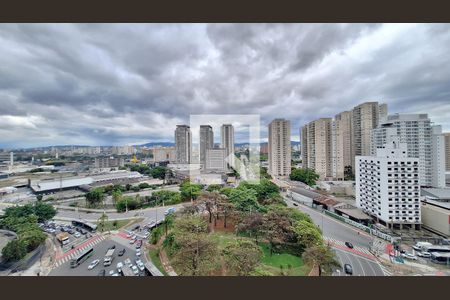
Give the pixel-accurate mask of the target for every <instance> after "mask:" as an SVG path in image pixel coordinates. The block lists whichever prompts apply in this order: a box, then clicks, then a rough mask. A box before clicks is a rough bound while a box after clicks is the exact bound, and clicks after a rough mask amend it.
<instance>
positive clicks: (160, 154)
mask: <svg viewBox="0 0 450 300" xmlns="http://www.w3.org/2000/svg"><path fill="white" fill-rule="evenodd" d="M152 152H153V162H163V161H168V162H169V163H173V162H175V161H176V156H177V155H176V149H175V147H154V148H153V149H152Z"/></svg>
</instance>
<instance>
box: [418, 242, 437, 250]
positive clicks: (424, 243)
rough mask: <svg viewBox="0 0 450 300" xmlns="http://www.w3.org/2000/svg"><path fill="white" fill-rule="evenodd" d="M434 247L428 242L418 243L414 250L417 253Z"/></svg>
mask: <svg viewBox="0 0 450 300" xmlns="http://www.w3.org/2000/svg"><path fill="white" fill-rule="evenodd" d="M430 246H433V244H432V243H428V242H417V243H416V244H415V245H414V246H413V249H414V250H416V251H422V250H424V248H427V247H430Z"/></svg>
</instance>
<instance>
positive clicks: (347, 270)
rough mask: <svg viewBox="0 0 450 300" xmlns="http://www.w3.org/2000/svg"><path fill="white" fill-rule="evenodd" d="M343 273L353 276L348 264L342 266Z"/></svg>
mask: <svg viewBox="0 0 450 300" xmlns="http://www.w3.org/2000/svg"><path fill="white" fill-rule="evenodd" d="M344 272H345V274H348V275H353V268H352V266H350V265H349V264H345V265H344Z"/></svg>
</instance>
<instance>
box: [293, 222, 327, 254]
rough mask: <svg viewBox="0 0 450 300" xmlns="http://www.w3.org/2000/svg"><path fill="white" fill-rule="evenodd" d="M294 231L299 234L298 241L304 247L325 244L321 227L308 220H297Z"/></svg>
mask: <svg viewBox="0 0 450 300" xmlns="http://www.w3.org/2000/svg"><path fill="white" fill-rule="evenodd" d="M294 232H295V234H296V235H297V242H298V243H299V245H300V246H301V248H303V249H306V248H310V247H313V246H318V245H322V244H323V239H322V233H321V232H320V229H319V228H318V227H317V226H316V225H314V224H313V223H310V222H308V221H306V220H301V221H297V222H296V224H295V226H294Z"/></svg>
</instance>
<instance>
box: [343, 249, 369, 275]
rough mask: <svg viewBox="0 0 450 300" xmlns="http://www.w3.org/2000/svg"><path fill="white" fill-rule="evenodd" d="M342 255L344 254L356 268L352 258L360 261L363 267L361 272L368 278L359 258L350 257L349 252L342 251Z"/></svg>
mask: <svg viewBox="0 0 450 300" xmlns="http://www.w3.org/2000/svg"><path fill="white" fill-rule="evenodd" d="M341 252H342V253H344V255H345V256H346V257H347V258H348V260H349V261H350V262H351V263H352V265H353V266H354V265H355V264H354V261H353V259H352V256H353V257H354V259H356V261H358V264H359V266H360V267H361V270H362V272H363V275H364V276H366V273H365V272H364V268H363V266H362V264H361V262H360V261H359V260H358V258H355V256H356V255H351V256H350V255H349V253H348V252H347V251H341ZM358 273H359V272H358Z"/></svg>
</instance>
